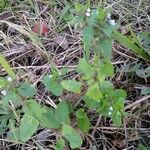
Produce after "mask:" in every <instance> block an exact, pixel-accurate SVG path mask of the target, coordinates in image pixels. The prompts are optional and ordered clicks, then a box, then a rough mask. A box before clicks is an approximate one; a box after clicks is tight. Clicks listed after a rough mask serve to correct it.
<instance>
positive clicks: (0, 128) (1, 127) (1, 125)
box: [0, 116, 8, 134]
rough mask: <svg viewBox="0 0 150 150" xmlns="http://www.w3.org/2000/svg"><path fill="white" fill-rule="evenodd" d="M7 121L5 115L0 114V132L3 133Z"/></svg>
mask: <svg viewBox="0 0 150 150" xmlns="http://www.w3.org/2000/svg"><path fill="white" fill-rule="evenodd" d="M7 123H8V118H7V117H6V116H1V117H0V134H3V133H4V132H5V131H6V130H7V128H8V126H7Z"/></svg>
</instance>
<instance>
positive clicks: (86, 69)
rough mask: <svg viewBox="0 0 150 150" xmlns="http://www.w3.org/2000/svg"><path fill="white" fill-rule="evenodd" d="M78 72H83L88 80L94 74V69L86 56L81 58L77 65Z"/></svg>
mask: <svg viewBox="0 0 150 150" xmlns="http://www.w3.org/2000/svg"><path fill="white" fill-rule="evenodd" d="M77 72H78V73H80V74H83V75H84V78H85V80H87V79H89V78H91V77H92V76H93V72H94V69H93V68H92V66H91V65H90V64H89V63H88V62H87V61H86V59H85V58H81V59H80V60H79V64H78V66H77Z"/></svg>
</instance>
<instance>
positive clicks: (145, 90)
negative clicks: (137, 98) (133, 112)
mask: <svg viewBox="0 0 150 150" xmlns="http://www.w3.org/2000/svg"><path fill="white" fill-rule="evenodd" d="M141 94H142V95H148V94H150V87H148V86H142V91H141Z"/></svg>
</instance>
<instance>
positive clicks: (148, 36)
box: [138, 32, 150, 55]
mask: <svg viewBox="0 0 150 150" xmlns="http://www.w3.org/2000/svg"><path fill="white" fill-rule="evenodd" d="M138 37H139V39H140V42H141V43H142V46H143V48H144V50H145V51H146V52H147V53H148V54H149V55H150V32H139V34H138Z"/></svg>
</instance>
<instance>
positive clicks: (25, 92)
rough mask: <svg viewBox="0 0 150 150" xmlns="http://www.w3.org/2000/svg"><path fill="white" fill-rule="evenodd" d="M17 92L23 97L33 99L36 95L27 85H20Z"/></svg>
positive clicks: (32, 88) (34, 90) (31, 87)
mask: <svg viewBox="0 0 150 150" xmlns="http://www.w3.org/2000/svg"><path fill="white" fill-rule="evenodd" d="M17 91H18V94H20V95H21V96H24V97H33V96H34V95H35V94H36V89H35V88H34V87H33V86H31V85H30V84H28V83H22V84H21V86H20V87H19V88H18V89H17Z"/></svg>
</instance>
